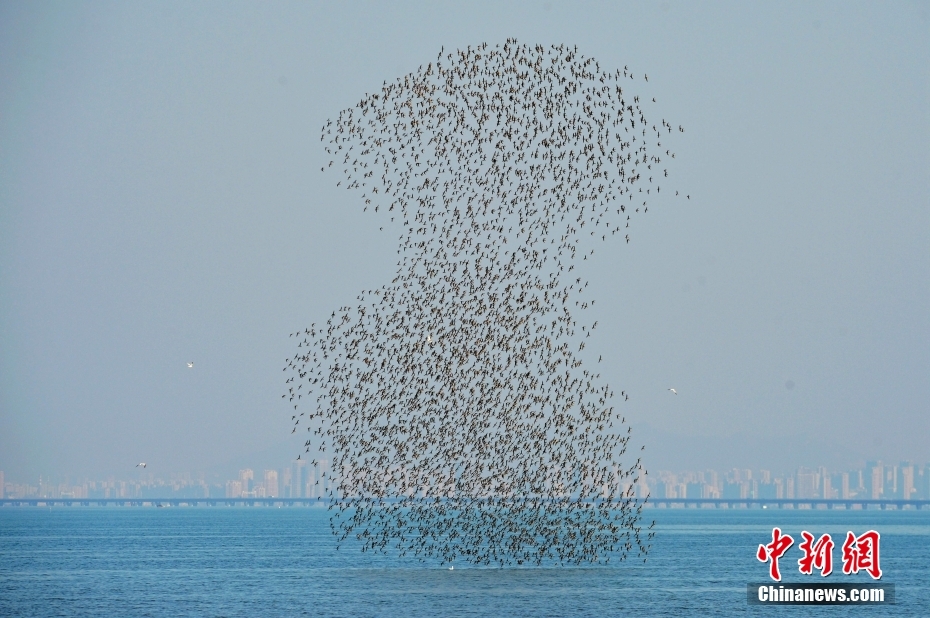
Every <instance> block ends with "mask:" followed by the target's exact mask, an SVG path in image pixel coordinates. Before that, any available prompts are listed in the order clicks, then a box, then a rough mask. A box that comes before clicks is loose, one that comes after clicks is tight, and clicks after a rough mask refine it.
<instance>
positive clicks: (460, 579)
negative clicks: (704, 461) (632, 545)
mask: <svg viewBox="0 0 930 618" xmlns="http://www.w3.org/2000/svg"><path fill="white" fill-rule="evenodd" d="M644 514H645V520H646V521H651V520H653V519H654V520H655V521H656V526H655V530H656V536H655V539H654V543H653V547H652V550H651V553H650V554H649V557H648V559H647V561H646V562H643V561H642V560H641V559H640V560H636V559H631V560H627V561H624V562H619V563H614V562H611V563H609V564H608V565H605V566H588V567H558V566H543V567H532V566H530V567H520V568H499V567H474V566H469V565H467V564H464V563H462V564H455V565H454V567H455V568H454V569H453V570H449V568H448V566H447V565H440V564H439V563H438V561H424V562H421V561H419V560H418V559H415V558H402V559H400V558H397V557H396V556H391V555H387V556H385V555H379V554H375V555H373V554H370V553H363V552H361V551H359V549H358V547H355V546H353V545H352V544H351V543H350V544H346V543H343V544H342V545H341V546H340V547H339V549H337V542H336V539H335V537H334V536H333V535H332V534H331V532H330V527H329V517H330V516H331V515H332V511H329V510H327V509H325V508H315V507H298V506H292V507H267V506H263V507H247V506H238V507H227V506H203V505H201V506H196V507H183V506H181V507H170V508H154V507H150V506H147V507H128V506H123V507H119V506H104V507H94V506H74V507H64V506H56V507H52V508H49V507H27V506H19V507H3V508H0V616H4V617H6V616H158V617H160V616H171V617H173V618H174V617H178V616H216V617H233V616H243V617H245V616H248V617H266V616H405V617H406V616H521V617H526V616H675V617H681V616H746V615H749V616H771V615H775V614H779V615H781V614H788V615H794V616H921V617H926V616H930V512H928V511H926V510H924V511H917V510H900V511H899V510H885V511H883V510H864V511H861V510H849V511H846V510H791V509H785V510H781V509H767V510H763V509H693V508H692V509H682V508H672V509H664V508H651V509H646V510H644ZM776 526H777V527H779V528H780V529H781V530H782V532H783V533H786V534H790V535H791V536H792V537H794V538H795V539H796V542H795V545H794V546H793V547H791V548H790V549H789V550H788V552H787V553H786V554H785V556H784V557H783V558H782V559H781V560H780V567H781V572H782V577H783V581H784V582H813V581H825V582H830V583H832V582H836V583H844V582H863V583H865V582H871V581H872V579H871V578H870V576H869V575H867V574H865V573H862V572H860V573H858V574H856V575H843V574H842V572H841V561H842V555H841V554H842V551H841V546H842V542H843V540H844V539H845V537H846V533H847V531H852V532H854V533H855V534H856V535H859V534H862V533H863V532H865V531H867V530H876V531H878V532H879V533H880V535H881V541H880V549H879V551H880V566H881V568H882V571H883V577H882V580H881V581H882V582H885V583H893V584H894V585H895V604H894V605H887V604H886V605H871V606H866V605H842V606H840V605H830V606H778V607H774V606H761V605H751V604H749V603H748V601H747V589H746V586H747V584H748V583H750V582H763V581H766V580H768V566H767V565H766V564H764V563H762V562H760V561H759V560H758V559H757V558H756V551H757V549H758V547H759V545H760V544H766V543H769V542H770V541H771V540H772V529H773V527H776ZM802 530H807V531H809V532H811V533H812V534H814V535H815V536H817V537H819V536H820V535H822V534H823V533H830V534H831V535H832V537H833V539H835V540H836V542H837V547H836V548H835V549H834V554H833V557H834V572H833V574H831V575H830V576H828V577H826V578H824V577H821V576H820V575H819V574H818V573H817V571H815V572H814V574H813V575H803V574H801V573H800V572H799V570H798V565H797V559H798V558H799V557H800V556H801V555H802V554H801V552H800V550H798V543H800V540H801V531H802Z"/></svg>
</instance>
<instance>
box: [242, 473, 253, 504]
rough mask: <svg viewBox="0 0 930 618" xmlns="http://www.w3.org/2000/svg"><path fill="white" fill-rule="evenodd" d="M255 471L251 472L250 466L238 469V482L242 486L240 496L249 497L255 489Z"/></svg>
mask: <svg viewBox="0 0 930 618" xmlns="http://www.w3.org/2000/svg"><path fill="white" fill-rule="evenodd" d="M254 480H255V473H254V472H252V469H251V468H246V469H245V470H239V483H240V485H241V486H242V497H243V498H251V497H254V496H253V493H252V492H253V491H255V486H254V485H255V484H254Z"/></svg>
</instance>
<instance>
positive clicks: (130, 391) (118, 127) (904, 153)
mask: <svg viewBox="0 0 930 618" xmlns="http://www.w3.org/2000/svg"><path fill="white" fill-rule="evenodd" d="M508 37H516V38H517V39H518V40H519V41H520V42H521V43H528V44H536V43H542V44H545V45H549V44H560V43H566V44H570V45H578V46H579V51H580V52H582V53H583V54H585V55H586V56H593V57H594V58H596V59H597V60H598V61H599V62H600V65H601V67H606V68H616V67H620V68H622V67H624V66H629V68H630V69H631V70H632V71H633V72H635V73H637V74H642V73H648V74H649V85H648V86H649V92H650V94H651V96H655V97H656V99H657V101H658V111H659V112H660V113H661V115H663V116H664V117H665V118H667V119H669V120H670V121H671V122H672V123H673V124H675V125H677V124H682V125H684V127H685V128H686V132H685V133H684V134H681V135H679V136H678V137H677V138H676V140H675V143H676V147H677V149H678V151H677V156H676V165H675V168H674V171H675V175H676V178H675V179H674V180H675V182H674V184H675V185H676V186H677V187H681V188H684V189H686V190H687V191H688V192H689V193H690V194H691V199H690V200H689V201H680V200H679V201H673V200H669V201H665V202H662V201H656V202H655V205H654V206H653V204H652V203H651V204H650V206H653V207H652V208H650V212H649V214H648V215H647V216H646V217H644V218H641V219H640V220H639V221H638V222H637V226H636V230H635V234H634V235H633V236H632V239H633V240H632V242H631V243H630V244H625V243H621V242H620V241H619V237H617V238H618V241H617V242H615V243H613V244H610V243H608V244H607V245H606V246H605V247H604V248H603V249H601V250H600V251H599V252H598V253H597V254H596V255H595V256H594V258H595V259H594V260H593V262H590V266H588V267H587V269H586V271H584V272H585V274H586V275H587V276H588V277H589V278H590V280H591V288H592V289H593V293H592V295H593V297H594V298H596V299H597V300H598V302H597V304H596V307H595V308H594V309H592V310H591V312H590V319H592V320H594V319H597V320H599V321H600V327H599V329H598V331H597V332H598V334H599V335H600V338H599V340H598V341H596V342H594V343H593V344H589V347H593V348H594V349H595V350H596V351H597V353H599V354H603V356H604V362H603V363H602V364H601V365H600V367H599V369H600V370H601V372H602V374H603V376H604V377H605V378H606V379H607V381H608V382H609V383H610V384H611V385H612V386H613V387H614V388H615V389H616V390H617V392H619V391H620V390H621V389H623V390H626V391H628V392H630V394H631V399H630V401H629V402H627V403H626V404H624V407H623V411H624V413H625V414H626V416H627V419H628V420H630V421H631V423H632V426H633V431H634V436H636V437H637V438H638V439H639V440H640V441H643V442H645V443H646V457H645V463H646V465H647V467H648V468H649V469H651V470H655V469H687V468H703V467H718V468H728V467H733V466H738V467H751V468H759V467H768V468H771V469H774V470H787V469H791V468H793V467H794V466H797V465H818V464H826V465H828V466H833V467H844V466H854V465H857V464H859V463H861V462H862V461H863V460H865V459H873V458H882V459H885V460H890V461H894V462H896V461H898V460H900V459H912V460H916V461H919V462H924V461H928V460H930V406H928V386H930V5H928V4H927V3H924V2H921V3H918V2H898V3H885V2H883V3H871V4H855V3H849V2H842V3H810V2H798V3H784V2H779V3H756V4H750V3H745V2H737V3H731V4H723V3H705V4H698V3H694V2H676V1H669V2H654V3H653V2H650V3H646V2H638V3H630V4H619V3H603V4H601V3H578V2H564V3H562V2H546V3H542V2H539V3H535V2H534V3H509V4H506V5H505V6H500V3H499V2H496V1H494V2H488V3H483V4H480V3H467V2H450V3H444V4H438V3H423V4H404V3H396V4H391V5H390V6H388V5H387V3H370V4H360V3H355V4H351V3H330V4H329V5H311V4H308V3H295V4H289V3H242V4H238V3H230V2H223V3H205V2H204V3H183V4H172V3H167V2H158V3H153V4H146V3H141V2H133V3H112V4H105V3H75V2H63V3H38V2H34V3H22V2H2V3H0V470H4V471H5V472H6V474H7V479H13V478H16V479H20V480H34V479H35V478H36V477H37V476H38V475H39V474H55V475H62V474H71V475H91V476H102V475H107V474H115V475H117V476H126V475H127V474H129V473H130V472H131V471H132V470H133V466H134V465H135V464H136V463H138V462H139V461H146V462H148V463H149V466H150V469H151V470H153V471H155V472H156V473H157V474H166V473H168V472H174V471H185V470H192V471H196V470H210V469H215V468H217V467H218V466H224V465H226V466H230V467H234V466H239V465H251V466H252V467H255V468H259V469H260V468H262V467H263V466H272V465H280V464H281V463H283V462H286V461H287V460H289V459H291V458H292V457H294V456H296V454H297V453H298V452H300V444H301V443H302V440H300V439H296V438H295V439H291V438H290V436H289V430H290V420H289V419H290V416H289V415H288V407H287V405H286V404H283V403H281V401H282V400H281V399H280V395H281V393H283V392H284V390H285V388H284V384H283V381H284V379H285V378H284V376H285V374H284V373H282V368H283V367H284V359H285V358H286V357H288V356H291V355H293V353H294V348H293V347H292V341H293V340H291V341H288V337H287V335H288V333H290V332H293V331H295V330H297V329H300V328H303V327H305V326H308V325H309V324H310V323H311V322H314V321H319V320H321V319H325V317H327V316H328V315H329V314H330V313H331V311H332V310H334V309H336V308H337V307H339V306H341V305H344V304H349V303H350V302H351V301H353V300H354V298H355V296H356V295H357V294H358V292H359V291H360V290H362V289H367V288H373V287H377V286H380V285H381V284H382V283H385V282H387V281H389V280H390V278H391V277H392V276H393V273H394V268H395V261H396V257H397V256H396V252H395V251H396V247H395V245H394V243H395V239H396V236H395V235H393V234H386V233H382V232H379V231H378V225H379V222H378V221H377V220H375V219H369V218H367V217H366V216H363V214H362V212H361V211H362V207H361V205H360V196H359V195H358V194H357V193H355V192H347V191H345V190H344V189H342V188H337V187H335V186H334V185H335V182H336V180H337V178H336V176H334V175H332V174H329V175H324V174H322V173H321V172H320V166H321V165H322V162H323V161H324V160H326V159H324V154H325V153H324V152H323V150H322V145H321V143H320V137H319V136H320V127H321V126H322V125H323V124H324V122H326V120H327V119H329V118H334V117H335V116H336V115H338V113H339V111H340V110H341V109H343V108H346V107H351V106H353V105H354V104H355V103H357V102H358V101H359V100H360V99H361V98H362V97H363V96H364V95H365V93H368V92H372V91H374V90H376V89H378V88H380V86H381V84H382V82H383V81H384V80H386V79H394V78H396V77H399V76H401V75H403V74H405V73H407V72H410V71H414V70H416V69H417V67H418V66H419V65H420V64H425V63H427V62H430V61H432V60H433V59H435V57H436V55H437V53H438V52H439V50H440V48H441V47H443V46H444V47H445V48H446V50H450V49H454V48H456V47H465V46H467V45H477V44H480V43H483V42H488V43H489V44H491V45H494V44H498V43H503V42H504V41H505V40H506V39H507V38H508ZM638 83H639V86H637V88H639V87H641V86H642V82H638ZM586 264H589V263H586ZM187 361H194V363H195V368H194V369H193V370H191V369H188V368H187V365H186V363H187ZM669 387H674V388H676V389H677V391H678V395H677V396H674V395H672V394H671V393H669V392H668V391H667V390H666V389H667V388H669ZM789 387H790V388H789Z"/></svg>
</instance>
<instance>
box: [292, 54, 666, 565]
mask: <svg viewBox="0 0 930 618" xmlns="http://www.w3.org/2000/svg"><path fill="white" fill-rule="evenodd" d="M633 79H634V78H633V75H632V73H631V72H630V71H629V70H628V69H627V68H626V67H625V68H624V69H623V70H622V71H621V70H615V71H613V72H608V71H604V70H602V69H601V67H600V66H599V64H598V63H597V62H596V61H595V60H594V59H592V58H585V57H584V56H582V55H581V54H579V53H578V50H577V47H573V48H571V47H567V46H564V45H560V46H552V47H548V48H546V47H543V46H541V45H537V46H527V45H523V44H519V43H517V42H516V41H515V40H508V41H507V42H506V44H504V45H498V46H494V47H490V46H488V45H487V44H483V45H480V46H478V47H475V48H471V47H469V48H467V49H465V50H458V51H456V52H454V53H443V52H440V54H439V56H438V58H437V60H436V61H435V62H431V63H429V64H427V65H426V66H421V67H420V68H419V70H418V71H416V72H414V73H412V74H409V75H406V76H404V77H402V78H400V79H398V80H396V81H393V82H391V83H388V82H385V83H384V84H383V87H382V88H381V90H380V91H378V92H376V93H374V94H370V95H366V96H365V98H364V99H363V100H362V101H360V102H359V103H358V104H357V105H356V106H355V107H353V108H351V109H347V110H344V111H342V112H341V113H340V114H339V117H338V119H336V120H335V121H330V122H328V123H327V124H326V125H325V126H324V128H323V133H322V137H321V140H322V141H323V142H324V143H325V149H326V152H327V153H328V155H329V156H330V157H331V160H330V162H329V165H328V167H332V168H335V171H337V172H341V174H342V175H343V176H342V178H341V179H340V180H339V181H338V183H337V184H339V185H344V186H345V187H346V188H349V189H353V190H356V191H359V192H360V193H361V198H362V201H363V210H364V211H370V212H372V214H374V215H376V216H380V217H382V218H383V220H384V221H383V223H384V225H383V226H382V229H384V226H387V229H391V224H392V223H393V224H394V229H397V228H398V226H399V228H400V229H401V231H402V233H401V234H400V237H399V239H398V240H399V247H398V255H399V256H400V257H399V258H398V266H397V275H396V277H395V278H394V279H393V280H392V281H391V282H390V283H389V284H385V285H383V286H381V287H380V288H379V289H375V290H367V291H364V292H363V293H361V294H360V295H359V296H358V298H357V300H358V303H357V305H356V306H354V307H351V306H345V307H340V308H339V310H338V311H334V312H333V313H332V315H331V316H330V317H329V319H327V320H326V322H325V324H322V323H321V324H319V325H317V324H313V325H311V326H310V327H309V328H306V329H304V330H302V331H300V332H297V333H293V334H292V335H291V336H292V337H295V338H296V340H297V352H296V354H295V355H294V356H293V358H290V359H288V360H287V365H286V367H285V368H284V370H285V371H286V372H289V377H288V378H287V382H286V384H287V388H288V391H287V392H286V393H285V394H284V395H283V397H284V398H285V399H287V400H288V402H289V405H293V410H291V412H290V414H292V421H293V422H294V428H293V431H296V430H297V429H298V428H306V431H307V432H309V433H310V435H309V436H308V439H307V441H306V443H305V444H304V446H305V451H306V452H307V453H309V452H311V450H313V452H314V453H317V452H319V453H321V454H322V455H321V457H327V458H329V462H330V463H329V474H330V481H329V485H328V489H327V496H326V498H327V500H328V504H329V508H330V509H335V513H334V514H333V516H332V518H331V520H330V521H331V526H332V529H333V532H334V533H335V534H336V535H337V536H338V537H339V538H340V539H342V540H344V539H348V538H354V539H357V540H358V541H360V542H361V549H362V551H375V552H389V551H391V552H393V551H396V552H397V553H398V554H399V555H402V556H403V555H408V556H416V557H419V558H420V559H423V560H439V561H440V562H442V563H451V562H452V561H453V560H458V561H464V562H466V563H472V564H476V565H499V566H507V565H522V564H537V565H538V564H543V563H553V564H582V563H605V562H609V561H610V559H611V557H614V558H615V559H616V558H619V559H625V558H627V557H630V556H632V555H634V554H635V555H637V556H639V557H640V558H643V559H645V556H646V554H647V553H648V550H649V547H650V541H651V539H652V535H653V532H651V531H650V529H651V528H652V526H651V525H650V526H648V527H647V528H646V529H645V530H644V529H643V525H642V509H643V506H644V504H645V498H641V497H637V494H636V484H637V481H638V480H639V478H640V477H641V475H642V474H643V473H644V470H643V468H642V465H641V460H640V459H639V458H637V459H636V460H635V461H632V462H629V461H628V462H627V463H626V464H624V463H622V462H621V459H622V458H623V456H624V454H625V453H626V451H627V447H628V445H629V442H630V439H631V428H630V427H629V426H628V425H627V424H626V421H625V418H624V417H623V415H622V414H621V413H620V412H619V411H617V410H616V409H615V406H614V405H613V402H614V401H615V397H614V391H613V390H612V389H611V387H610V386H609V385H607V384H605V383H604V382H603V381H602V380H601V378H600V374H599V373H597V372H596V371H593V370H590V369H587V368H585V364H588V365H591V364H594V362H583V359H585V354H584V353H583V350H584V349H585V344H586V341H587V339H588V338H589V337H591V335H592V333H593V332H594V331H595V330H596V329H597V326H598V323H597V322H596V321H595V322H593V323H588V322H585V321H584V320H581V321H580V327H579V318H577V317H576V315H577V314H578V313H580V312H583V311H584V310H586V309H588V308H590V307H592V306H593V305H594V303H595V300H594V299H592V298H591V297H590V294H589V293H586V292H587V290H586V289H587V287H588V283H587V281H583V280H582V277H580V276H577V273H572V271H573V270H574V269H575V266H576V265H577V264H578V262H579V259H584V260H586V259H588V258H589V256H590V255H592V254H593V253H594V249H593V245H594V241H606V240H607V239H608V238H612V237H613V236H615V235H616V234H621V238H623V239H624V240H625V242H627V243H628V242H629V241H630V236H629V233H628V228H629V227H630V223H631V221H632V217H633V215H635V214H638V213H646V212H647V211H648V203H649V200H650V199H652V198H653V197H657V196H658V194H659V193H660V180H661V179H664V178H666V177H667V176H668V172H667V168H666V167H665V163H664V162H665V161H666V159H672V158H674V154H673V153H672V152H671V150H668V149H666V148H665V147H663V146H662V142H663V141H665V140H666V139H670V138H671V134H672V133H676V132H678V131H683V129H682V128H681V127H678V128H677V129H676V130H675V131H673V128H672V124H671V123H669V122H666V121H665V120H662V121H661V123H658V125H656V124H653V123H652V122H651V121H649V120H647V119H646V117H645V115H644V111H643V109H642V105H641V103H640V98H639V96H635V95H633V94H632V93H631V92H629V91H628V88H629V85H630V84H633V83H635V82H633ZM653 101H654V99H653ZM324 169H327V167H324ZM652 193H655V194H656V196H653V195H652ZM599 361H600V359H598V361H597V362H599ZM303 397H307V399H306V400H304V399H303ZM627 399H629V395H628V394H627V393H626V392H625V391H622V392H621V396H620V398H619V400H620V401H625V400H627ZM301 404H306V408H305V409H301ZM313 463H314V464H316V463H318V462H317V461H316V460H314V461H313ZM324 474H325V473H324ZM653 523H654V522H653Z"/></svg>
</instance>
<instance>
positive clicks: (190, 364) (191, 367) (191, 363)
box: [187, 361, 194, 369]
mask: <svg viewBox="0 0 930 618" xmlns="http://www.w3.org/2000/svg"><path fill="white" fill-rule="evenodd" d="M187 366H188V368H190V369H193V368H194V362H193V361H191V362H189V363H187Z"/></svg>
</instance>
